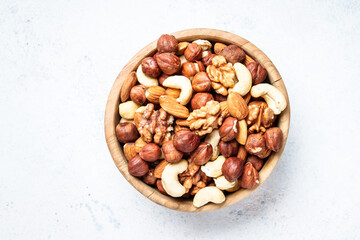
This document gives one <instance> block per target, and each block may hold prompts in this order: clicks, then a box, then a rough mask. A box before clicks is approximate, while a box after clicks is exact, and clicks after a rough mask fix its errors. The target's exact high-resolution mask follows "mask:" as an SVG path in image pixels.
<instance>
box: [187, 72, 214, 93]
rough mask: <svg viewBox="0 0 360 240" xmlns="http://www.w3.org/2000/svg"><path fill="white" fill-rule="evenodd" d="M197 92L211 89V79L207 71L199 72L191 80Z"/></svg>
mask: <svg viewBox="0 0 360 240" xmlns="http://www.w3.org/2000/svg"><path fill="white" fill-rule="evenodd" d="M191 85H192V87H193V89H194V91H195V92H208V91H210V89H211V81H210V78H209V76H208V75H207V73H206V72H199V73H197V74H196V75H195V76H194V78H193V79H192V81H191Z"/></svg>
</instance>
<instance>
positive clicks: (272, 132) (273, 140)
mask: <svg viewBox="0 0 360 240" xmlns="http://www.w3.org/2000/svg"><path fill="white" fill-rule="evenodd" d="M264 136H265V142H266V147H267V148H269V149H270V150H272V151H274V152H278V151H279V150H280V148H281V146H282V143H283V133H282V131H281V129H280V128H278V127H272V128H269V129H267V130H266V132H265V134H264Z"/></svg>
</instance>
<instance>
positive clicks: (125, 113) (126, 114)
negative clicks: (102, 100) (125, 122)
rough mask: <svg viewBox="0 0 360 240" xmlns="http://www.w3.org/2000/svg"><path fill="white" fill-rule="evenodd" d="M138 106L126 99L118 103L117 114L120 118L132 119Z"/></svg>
mask: <svg viewBox="0 0 360 240" xmlns="http://www.w3.org/2000/svg"><path fill="white" fill-rule="evenodd" d="M139 107H140V105H137V104H136V103H134V102H133V101H127V102H124V103H120V105H119V114H120V116H121V117H122V118H126V119H129V120H132V119H134V115H135V111H136V110H137V109H138V108H139Z"/></svg>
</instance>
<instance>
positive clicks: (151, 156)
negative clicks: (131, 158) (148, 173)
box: [139, 143, 161, 162]
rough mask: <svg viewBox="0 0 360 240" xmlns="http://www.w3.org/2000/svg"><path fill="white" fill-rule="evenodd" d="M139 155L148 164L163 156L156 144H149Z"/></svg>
mask: <svg viewBox="0 0 360 240" xmlns="http://www.w3.org/2000/svg"><path fill="white" fill-rule="evenodd" d="M139 155H140V157H141V158H142V159H143V160H145V161H147V162H155V161H156V160H158V159H159V158H160V156H161V149H160V147H159V146H158V145H157V144H155V143H148V144H146V145H145V146H144V147H143V148H142V149H141V151H140V152H139Z"/></svg>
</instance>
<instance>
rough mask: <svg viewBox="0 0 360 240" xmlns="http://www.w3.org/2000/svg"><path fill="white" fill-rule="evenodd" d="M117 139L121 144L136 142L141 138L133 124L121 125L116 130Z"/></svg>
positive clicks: (125, 123)
mask: <svg viewBox="0 0 360 240" xmlns="http://www.w3.org/2000/svg"><path fill="white" fill-rule="evenodd" d="M115 133H116V137H117V139H118V140H119V142H121V143H128V142H134V141H135V140H136V139H137V138H138V137H139V132H138V131H137V129H136V126H135V125H134V124H133V123H131V122H124V123H119V124H118V125H116V128H115Z"/></svg>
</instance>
